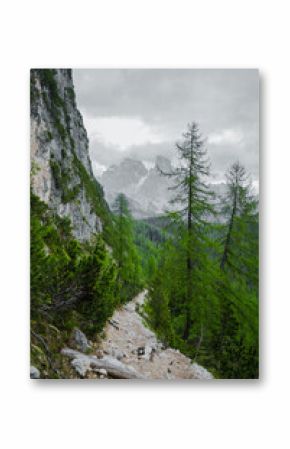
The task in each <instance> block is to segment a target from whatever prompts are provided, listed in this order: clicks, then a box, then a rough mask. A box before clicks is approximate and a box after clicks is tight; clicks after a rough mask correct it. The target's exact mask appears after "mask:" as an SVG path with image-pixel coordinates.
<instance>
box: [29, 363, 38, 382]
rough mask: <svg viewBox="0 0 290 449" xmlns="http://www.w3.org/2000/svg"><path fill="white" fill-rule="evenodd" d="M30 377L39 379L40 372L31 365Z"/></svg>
mask: <svg viewBox="0 0 290 449" xmlns="http://www.w3.org/2000/svg"><path fill="white" fill-rule="evenodd" d="M30 379H40V372H39V370H38V369H37V368H36V367H35V366H33V365H31V366H30Z"/></svg>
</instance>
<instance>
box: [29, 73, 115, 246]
mask: <svg viewBox="0 0 290 449" xmlns="http://www.w3.org/2000/svg"><path fill="white" fill-rule="evenodd" d="M88 145H89V142H88V137H87V133H86V130H85V128H84V124H83V120H82V116H81V114H80V112H79V111H78V109H77V106H76V100H75V92H74V85H73V80H72V73H71V70H69V69H58V70H52V69H49V70H48V69H39V70H38V69H34V70H32V71H31V162H32V166H31V168H32V180H31V181H32V182H31V183H32V190H33V192H34V193H35V194H36V195H37V196H39V197H40V198H41V199H42V200H43V201H44V202H45V203H47V204H48V206H49V207H50V208H52V209H53V210H55V211H56V213H57V214H58V215H60V216H61V217H64V216H66V217H69V218H70V220H71V223H72V227H73V233H74V235H75V237H76V238H77V239H78V240H80V241H85V240H88V239H90V237H91V236H92V234H94V233H96V232H97V233H99V232H101V231H102V229H103V225H104V223H105V222H106V220H108V216H109V209H108V206H107V204H106V202H105V200H104V197H103V190H102V188H101V186H100V184H98V182H97V181H96V180H95V178H94V176H93V172H92V167H91V162H90V158H89V152H88Z"/></svg>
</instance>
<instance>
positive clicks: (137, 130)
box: [73, 69, 259, 181]
mask: <svg viewBox="0 0 290 449" xmlns="http://www.w3.org/2000/svg"><path fill="white" fill-rule="evenodd" d="M73 75H74V84H75V89H76V97H77V104H78V107H79V109H80V111H81V113H82V115H83V118H84V122H85V126H86V129H87V131H88V135H89V139H90V154H91V158H92V162H93V165H94V170H95V172H100V171H102V169H104V168H106V167H108V166H109V165H112V164H115V163H118V162H119V161H120V160H122V159H123V158H124V157H132V158H135V159H139V160H142V161H145V162H146V163H147V164H148V166H149V165H150V163H152V162H154V160H155V157H156V155H158V154H161V155H164V156H167V157H168V158H170V159H171V160H173V161H174V157H175V150H174V143H175V142H176V141H177V140H179V139H180V137H181V134H182V132H183V131H184V130H185V128H186V125H187V123H188V122H191V121H196V122H198V123H199V125H200V130H201V132H202V134H203V136H204V137H206V138H207V148H208V153H209V156H210V159H211V167H212V179H215V180H216V181H219V180H221V179H223V177H224V172H225V170H226V169H227V167H228V166H229V165H230V164H231V163H232V162H233V161H235V160H237V159H239V160H240V162H241V163H243V164H244V165H245V166H246V168H247V169H248V170H249V171H250V173H251V175H252V179H253V180H254V181H257V180H258V163H259V75H258V71H257V70H245V69H243V70H212V69H207V70H197V69H186V70H177V69H169V70H166V69H153V70H152V69H92V70H83V69H82V70H74V71H73Z"/></svg>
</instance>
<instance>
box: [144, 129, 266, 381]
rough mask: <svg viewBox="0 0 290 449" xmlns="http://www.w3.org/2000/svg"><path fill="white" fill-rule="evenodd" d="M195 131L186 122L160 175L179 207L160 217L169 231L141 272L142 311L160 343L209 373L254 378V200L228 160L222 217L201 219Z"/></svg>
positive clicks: (205, 207) (204, 214)
mask: <svg viewBox="0 0 290 449" xmlns="http://www.w3.org/2000/svg"><path fill="white" fill-rule="evenodd" d="M196 132H197V128H196V127H195V126H192V127H189V131H188V133H186V134H185V140H184V142H183V143H182V144H178V145H177V149H178V152H179V155H180V156H181V158H182V159H183V160H184V164H183V166H182V168H181V169H176V170H175V171H174V172H172V173H170V174H164V175H167V176H173V177H175V179H176V181H177V186H178V190H177V191H178V194H177V196H176V200H175V204H181V205H182V209H177V210H176V212H174V213H171V214H169V216H168V217H167V220H169V222H171V223H172V226H171V228H170V233H169V234H168V235H167V238H166V240H165V241H164V242H162V243H161V244H160V246H159V248H158V257H157V258H156V257H155V261H154V262H153V261H151V262H150V263H151V264H152V266H153V265H154V268H153V269H152V273H153V275H149V276H148V279H150V288H149V293H150V294H149V301H148V302H147V304H146V314H147V317H148V320H149V324H150V325H151V326H152V328H153V329H154V330H155V331H156V332H157V334H158V336H159V337H160V338H161V339H162V340H163V341H164V342H165V343H166V344H170V345H171V346H174V347H176V348H178V349H180V350H181V351H182V352H184V353H185V354H187V355H188V356H189V357H191V358H192V359H193V360H195V361H197V362H199V363H200V364H202V365H204V366H206V367H207V368H208V369H209V370H211V371H212V372H213V373H214V374H215V376H216V377H222V378H257V377H258V375H259V362H258V356H259V341H258V215H257V204H256V201H255V198H254V197H253V196H252V194H251V189H250V184H249V183H248V181H247V176H246V173H245V170H244V168H243V167H241V166H240V165H239V164H234V165H233V166H232V167H231V169H230V170H229V173H228V193H227V195H226V197H225V198H223V199H222V204H223V205H224V207H223V208H222V210H221V214H222V217H226V220H227V221H226V222H225V223H224V224H219V225H217V224H214V223H210V222H209V221H208V217H209V213H210V212H212V207H211V205H210V202H209V201H208V200H207V196H209V197H210V194H209V193H208V191H207V189H206V185H205V184H204V181H201V178H200V177H201V175H202V178H203V179H204V177H205V175H206V174H207V168H206V165H205V163H204V162H203V161H205V153H204V151H202V140H201V139H200V136H199V135H197V134H196ZM166 226H167V227H168V222H167V224H166ZM143 246H144V244H143ZM151 254H152V255H154V252H152V253H151ZM156 265H157V267H156Z"/></svg>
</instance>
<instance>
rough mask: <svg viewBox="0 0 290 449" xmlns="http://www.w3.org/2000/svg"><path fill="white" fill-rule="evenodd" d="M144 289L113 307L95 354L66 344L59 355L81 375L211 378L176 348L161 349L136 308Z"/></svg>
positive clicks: (137, 377) (139, 377)
mask: <svg viewBox="0 0 290 449" xmlns="http://www.w3.org/2000/svg"><path fill="white" fill-rule="evenodd" d="M146 293H147V291H146V290H144V291H143V292H141V293H140V294H139V295H137V296H136V297H135V298H134V299H133V300H132V301H130V302H129V303H127V304H126V305H124V306H123V307H121V308H120V309H118V310H116V311H115V313H114V315H113V317H112V318H111V319H110V320H109V321H108V323H107V325H106V328H105V335H106V337H105V339H104V340H102V342H101V343H100V345H99V349H98V350H97V351H96V354H95V355H94V354H90V355H86V354H83V353H81V352H78V351H74V350H72V349H69V348H65V349H63V350H62V353H63V355H65V356H67V357H69V358H70V359H71V364H72V366H73V367H74V368H75V370H76V371H77V372H78V373H79V375H81V377H84V376H85V375H86V373H87V372H88V371H92V372H95V373H97V374H98V375H99V377H101V378H107V377H109V378H122V379H145V380H150V379H200V380H210V379H213V376H212V374H211V373H210V372H209V371H207V370H206V369H205V368H203V367H202V366H200V365H198V364H196V363H192V361H191V360H190V359H189V358H188V357H186V356H185V355H184V354H182V353H181V352H180V351H178V350H176V349H172V348H166V349H165V348H164V346H163V344H162V343H161V342H160V341H158V339H157V338H156V335H155V334H154V332H152V331H151V330H150V329H148V328H147V327H146V326H145V324H144V322H143V318H142V317H141V315H140V314H139V313H138V310H141V309H142V305H143V304H144V301H145V297H146ZM88 377H91V376H88ZM97 377H98V376H97Z"/></svg>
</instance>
